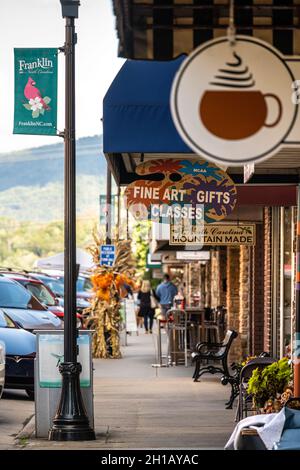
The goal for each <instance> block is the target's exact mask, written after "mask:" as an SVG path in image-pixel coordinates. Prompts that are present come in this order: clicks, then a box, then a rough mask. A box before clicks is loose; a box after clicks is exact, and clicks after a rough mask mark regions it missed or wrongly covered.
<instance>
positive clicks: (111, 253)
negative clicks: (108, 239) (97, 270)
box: [100, 245, 116, 266]
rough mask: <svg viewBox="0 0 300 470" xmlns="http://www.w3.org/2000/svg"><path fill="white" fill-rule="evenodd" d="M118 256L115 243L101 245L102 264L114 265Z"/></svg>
mask: <svg viewBox="0 0 300 470" xmlns="http://www.w3.org/2000/svg"><path fill="white" fill-rule="evenodd" d="M115 256H116V247H115V245H101V247H100V266H113V264H114V262H115Z"/></svg>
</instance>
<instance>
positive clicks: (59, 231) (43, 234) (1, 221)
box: [0, 217, 97, 269]
mask: <svg viewBox="0 0 300 470" xmlns="http://www.w3.org/2000/svg"><path fill="white" fill-rule="evenodd" d="M96 222H97V220H96V218H95V217H94V218H93V217H87V218H78V219H77V237H76V238H77V246H78V247H81V248H83V249H84V248H85V247H86V246H87V245H89V244H90V243H91V242H92V230H93V228H94V226H95V225H96ZM63 237H64V231H63V221H61V220H60V221H53V222H49V223H44V224H42V223H32V222H21V223H17V222H16V221H15V220H10V219H7V218H0V266H5V267H13V268H24V269H26V268H32V267H33V265H34V262H35V261H36V260H37V259H38V258H44V257H47V256H51V255H54V254H56V253H59V252H61V251H63V249H64V242H63Z"/></svg>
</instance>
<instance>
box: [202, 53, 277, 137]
mask: <svg viewBox="0 0 300 470" xmlns="http://www.w3.org/2000/svg"><path fill="white" fill-rule="evenodd" d="M233 56H234V57H233V60H232V61H230V62H226V67H225V68H221V69H219V71H218V74H217V75H216V76H215V77H214V80H213V81H212V82H210V85H212V86H213V87H214V88H215V89H212V90H206V91H205V92H204V94H203V95H202V98H201V100H200V105H199V114H200V118H201V121H202V123H203V125H204V126H205V127H206V129H207V130H208V131H209V132H211V133H212V134H214V135H215V136H217V137H220V138H221V139H226V140H240V139H246V138H247V137H251V136H252V135H254V134H255V133H257V132H258V131H259V130H261V129H262V128H263V127H275V126H276V125H277V124H278V123H279V122H280V120H281V117H282V103H281V101H280V99H279V98H278V96H277V95H275V94H274V93H266V94H263V93H262V92H261V91H259V90H256V89H255V88H254V87H255V80H254V78H253V74H252V73H250V71H249V67H248V66H245V65H244V64H243V61H242V58H241V57H240V56H239V55H238V54H237V53H236V52H234V53H233ZM268 100H274V101H275V102H276V103H277V107H278V111H277V116H275V118H273V120H272V121H271V122H268V121H269V119H270V118H269V116H268V115H269V113H268Z"/></svg>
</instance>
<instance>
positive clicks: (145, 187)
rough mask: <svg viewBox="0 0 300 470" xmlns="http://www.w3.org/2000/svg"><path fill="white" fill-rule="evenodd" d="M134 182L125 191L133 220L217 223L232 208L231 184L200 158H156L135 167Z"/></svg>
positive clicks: (232, 186) (233, 196) (232, 188)
mask: <svg viewBox="0 0 300 470" xmlns="http://www.w3.org/2000/svg"><path fill="white" fill-rule="evenodd" d="M135 171H136V180H135V181H134V182H133V183H131V184H129V185H128V186H127V189H126V191H125V198H126V201H125V202H126V206H127V208H128V209H129V210H130V212H131V213H132V214H133V216H134V217H135V218H136V219H145V218H149V219H150V220H152V221H153V222H164V223H170V220H173V219H176V220H178V221H180V220H190V221H198V222H200V221H201V220H202V222H203V221H205V222H206V223H212V222H217V221H219V220H223V219H224V218H225V217H227V216H228V215H229V214H230V213H231V212H232V211H233V209H234V207H235V204H236V200H237V191H236V187H235V185H234V182H233V181H232V180H231V178H230V177H229V176H228V175H227V174H226V173H225V172H224V171H223V170H221V169H220V168H218V167H217V166H215V165H214V164H212V163H209V162H206V161H204V160H201V159H199V158H197V159H196V158H194V159H190V160H188V159H185V158H182V159H179V158H174V159H173V158H172V159H157V160H150V161H147V162H144V163H141V164H140V165H138V166H137V167H136V170H135Z"/></svg>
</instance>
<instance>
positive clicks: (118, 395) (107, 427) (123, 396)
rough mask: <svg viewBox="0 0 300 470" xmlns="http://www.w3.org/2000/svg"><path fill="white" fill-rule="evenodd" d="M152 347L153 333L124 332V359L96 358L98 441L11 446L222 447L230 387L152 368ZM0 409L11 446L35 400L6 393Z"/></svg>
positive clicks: (188, 371) (180, 369)
mask: <svg viewBox="0 0 300 470" xmlns="http://www.w3.org/2000/svg"><path fill="white" fill-rule="evenodd" d="M140 331H142V330H140ZM163 341H164V342H165V337H164V335H163ZM155 350H156V335H145V334H144V333H140V334H139V336H136V335H135V333H134V334H132V335H131V336H129V335H128V345H127V346H126V347H124V348H123V358H122V359H119V360H113V359H109V360H101V359H100V360H99V359H98V360H95V361H94V368H95V371H94V408H95V429H96V433H97V440H96V441H94V442H81V443H59V442H49V441H47V440H46V439H35V438H30V439H26V438H24V436H23V438H22V440H21V442H18V443H17V446H15V448H17V447H19V445H20V444H21V445H22V446H23V447H24V446H25V447H26V448H27V449H66V448H67V449H128V448H131V449H133V448H135V449H138V448H141V449H143V448H148V449H149V448H156V449H157V448H162V449H166V448H171V449H172V448H185V449H189V448H194V449H209V448H210V449H211V448H215V449H216V448H223V447H224V444H225V443H226V441H227V439H228V438H229V436H230V434H231V432H232V430H233V428H234V425H235V423H234V412H233V411H231V410H225V406H224V403H225V401H226V400H227V399H228V397H229V393H230V388H229V387H224V386H222V385H221V384H220V380H219V377H213V376H206V377H205V378H204V379H203V380H202V381H201V382H199V383H194V382H193V381H192V378H191V376H192V371H193V369H192V367H187V368H185V367H184V366H176V367H169V368H160V369H158V368H153V367H152V366H151V364H152V363H154V362H156V357H155ZM19 393H21V392H19ZM24 398H25V396H24ZM8 404H9V406H6V405H8ZM0 410H1V411H0V414H1V416H3V410H4V416H5V420H6V424H4V426H6V427H5V428H3V427H2V424H1V422H0V445H3V444H4V446H5V445H6V446H8V447H11V446H12V445H13V440H14V438H13V436H12V434H15V433H16V432H18V431H19V430H20V429H21V428H22V422H23V421H24V419H25V418H26V417H29V416H30V415H32V413H33V403H32V402H30V401H29V400H27V399H26V398H25V399H24V400H20V399H18V400H16V399H13V400H12V399H9V398H4V399H3V400H1V401H0ZM3 429H4V431H3ZM4 432H6V433H7V438H6V442H5V443H3V441H5V438H3V433H4ZM8 435H9V436H8ZM1 439H2V441H1ZM2 448H5V447H2Z"/></svg>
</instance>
